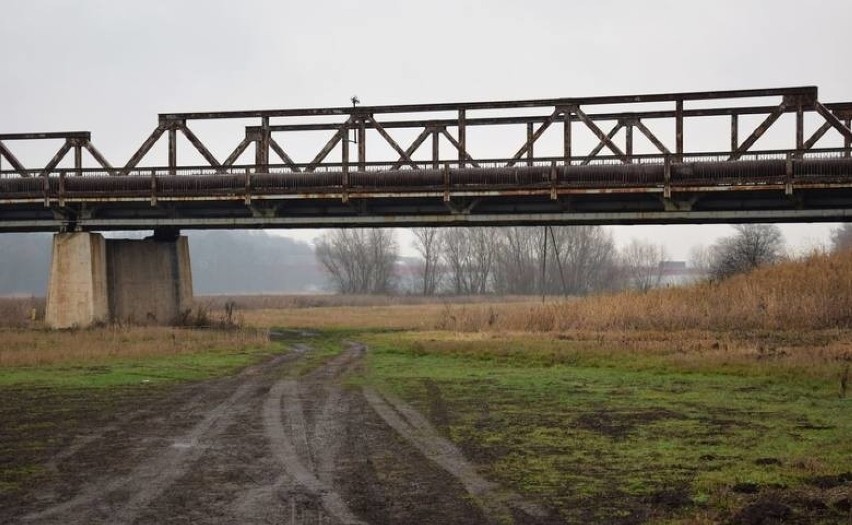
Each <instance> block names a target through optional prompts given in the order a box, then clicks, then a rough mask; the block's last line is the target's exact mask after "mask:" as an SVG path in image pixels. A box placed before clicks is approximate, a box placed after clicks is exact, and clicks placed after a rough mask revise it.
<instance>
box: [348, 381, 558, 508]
mask: <svg viewBox="0 0 852 525" xmlns="http://www.w3.org/2000/svg"><path fill="white" fill-rule="evenodd" d="M363 393H364V398H365V399H366V400H367V402H368V403H369V404H370V406H371V407H372V408H373V410H375V411H376V413H377V414H379V416H381V418H382V419H383V420H384V421H385V422H386V423H387V424H388V426H390V427H391V428H393V429H394V430H395V431H396V432H397V433H398V434H399V435H400V436H402V437H403V438H404V439H405V440H406V441H408V442H409V443H411V444H412V445H413V446H414V447H415V448H416V449H417V450H419V451H420V452H421V453H422V454H423V455H424V456H425V457H426V458H427V459H429V460H430V461H432V462H434V463H435V464H437V465H438V466H440V467H441V468H442V469H444V470H445V471H446V472H447V473H449V474H450V475H451V476H453V477H454V478H456V479H457V480H458V481H459V482H461V484H462V485H463V486H464V488H465V490H467V492H468V493H469V494H470V495H471V496H473V498H474V500H475V501H476V502H477V503H478V504H479V505H480V507H481V508H482V510H483V511H484V512H485V514H486V516H487V517H488V518H489V519H490V520H491V521H494V522H500V523H504V522H512V521H514V519H513V515H514V512H512V510H513V509H517V510H520V511H521V512H522V513H523V514H526V515H527V516H529V517H533V518H538V519H543V518H546V517H547V516H548V512H547V511H545V510H544V509H543V508H542V507H540V506H539V505H536V504H533V503H530V502H527V501H525V500H524V499H523V498H521V497H520V496H519V495H517V494H514V493H512V492H509V491H507V490H505V489H503V488H502V487H501V486H500V485H498V484H497V483H495V482H492V481H488V480H486V479H485V478H484V477H482V476H481V475H480V474H479V473H478V472H477V470H476V467H475V466H474V465H473V464H472V463H470V462H469V461H468V460H467V458H465V457H464V455H463V454H462V453H461V451H460V450H459V449H458V448H457V447H456V446H455V445H454V444H453V443H452V442H450V441H449V440H447V439H446V438H444V437H443V436H441V434H440V433H439V432H438V431H437V430H435V428H434V427H433V426H432V424H431V423H430V422H429V421H428V420H427V419H426V418H425V417H424V416H423V414H421V413H420V412H419V411H417V410H416V409H415V408H414V407H412V406H411V405H409V404H408V403H405V402H404V401H402V400H401V399H397V398H394V397H392V396H384V395H382V394H379V393H378V392H377V391H376V390H374V389H372V388H364V389H363Z"/></svg>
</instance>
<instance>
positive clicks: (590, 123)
mask: <svg viewBox="0 0 852 525" xmlns="http://www.w3.org/2000/svg"><path fill="white" fill-rule="evenodd" d="M570 109H571V111H572V112H573V113H574V114H575V115H577V118H579V119H580V120H581V121H582V122H583V124H585V125H586V127H588V128H589V129H590V130H592V133H594V134H595V136H596V137H597V138H598V140H600V141H601V142H602V143H603V144H604V145H605V146H606V147H608V148H609V149H610V150H611V151H612V152H613V153H614V154H615V155H617V156H618V157H619V158H621V160H623V161H625V162H627V156H626V155H625V154H624V152H623V151H621V150H620V149H619V148H618V146H616V145H615V143H614V142H613V141H612V139H610V138H609V137H608V136H607V135H606V134H605V133H604V132H603V130H602V129H601V128H599V127H598V126H597V124H595V123H594V121H592V119H590V118H589V116H588V115H586V114H585V113H583V111H582V110H581V109H580V108H579V106H572V107H571V108H570Z"/></svg>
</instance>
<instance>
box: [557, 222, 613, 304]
mask: <svg viewBox="0 0 852 525" xmlns="http://www.w3.org/2000/svg"><path fill="white" fill-rule="evenodd" d="M553 237H554V239H553V240H555V243H554V244H555V246H553V247H552V248H551V254H552V256H553V257H555V256H556V254H557V253H558V254H559V257H560V260H561V263H562V274H561V275H560V273H559V267H558V265H556V264H552V263H551V262H548V268H549V271H548V273H547V283H546V285H547V286H546V287H547V288H548V289H551V290H562V289H563V288H562V283H561V280H562V279H563V278H564V280H565V288H564V289H565V292H566V293H570V294H576V295H584V294H587V293H590V292H595V291H600V290H606V289H611V288H613V287H614V286H615V285H616V284H617V282H618V279H617V273H618V268H617V266H618V265H617V255H618V253H617V250H616V247H615V241H614V240H613V238H612V233H611V232H610V231H609V230H607V229H604V228H603V227H602V226H563V227H560V228H553ZM551 254H548V257H551Z"/></svg>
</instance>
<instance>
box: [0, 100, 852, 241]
mask: <svg viewBox="0 0 852 525" xmlns="http://www.w3.org/2000/svg"><path fill="white" fill-rule="evenodd" d="M767 99H769V100H771V103H770V104H768V105H767V104H766V103H765V101H766V100H767ZM758 102H761V104H758ZM614 106H615V107H617V111H607V108H612V107H614ZM649 106H653V109H649ZM787 114H792V115H794V117H795V118H794V120H795V125H794V126H788V128H785V129H784V132H785V133H786V134H787V135H788V138H789V144H790V147H788V148H786V149H774V150H759V149H757V148H756V144H757V143H758V141H759V139H760V138H761V137H762V136H763V135H764V134H765V133H766V132H767V131H768V130H770V129H771V128H773V126H775V127H779V126H780V125H779V124H777V122H778V121H779V120H781V119H782V117H784V116H785V115H787ZM806 116H807V118H809V119H811V121H813V119H816V120H817V122H818V123H819V124H820V125H819V127H817V128H816V129H815V130H813V131H810V132H809V133H807V134H806V133H805V129H806V127H807V126H806V124H805V118H806ZM711 117H716V118H717V119H719V118H721V119H726V121H727V120H729V121H730V147H728V148H725V149H724V150H723V151H687V150H685V149H684V129H685V128H688V127H691V126H692V123H693V122H702V121H706V119H709V118H711ZM211 119H232V120H239V121H241V122H243V123H244V121H246V120H248V121H250V122H251V123H252V124H253V125H250V126H247V127H245V129H244V130H243V129H238V130H237V131H239V132H240V133H241V134H242V137H243V138H242V140H241V141H240V142H239V143H238V144H237V145H236V147H235V148H234V149H233V151H231V152H230V153H229V154H228V155H227V156H226V157H224V158H223V157H221V156H217V155H216V154H214V152H213V151H211V149H210V148H209V147H208V146H207V145H205V143H204V142H203V141H202V140H201V139H200V138H199V136H198V135H196V133H195V132H193V131H192V130H191V129H190V127H189V123H191V122H196V121H200V120H211ZM850 119H852V102H846V103H826V104H823V103H822V102H820V101H819V99H818V96H817V88H816V87H794V88H780V89H754V90H738V91H717V92H693V93H666V94H645V95H626V96H602V97H591V98H557V99H544V100H523V101H503V102H469V103H442V104H418V105H394V106H357V105H355V104H353V106H351V107H333V108H314V109H279V110H264V111H225V112H210V113H166V114H160V115H159V120H158V125H157V127H156V128H155V129H154V130H153V132H152V133H151V135H150V136H149V137H148V138H147V139H146V140H145V141H144V142H143V144H142V145H141V146H140V147H139V149H138V150H137V151H136V153H135V154H133V156H132V157H131V158H130V159H129V160H128V161H127V162H126V163H125V164H123V165H115V164H111V163H110V162H109V161H108V160H107V158H106V157H105V156H104V155H103V154H102V153H101V152H100V151H99V150H98V149H97V148H96V147H95V146H94V144H93V142H92V139H91V134H90V133H89V132H58V133H17V134H0V231H75V230H132V229H151V228H166V229H168V228H300V227H312V228H316V227H348V226H412V225H433V226H438V225H508V224H618V223H621V224H626V223H631V224H640V223H658V224H659V223H705V222H787V221H843V220H852V129H850ZM788 120H789V119H788ZM755 122H757V124H756V127H753V128H752V126H751V125H746V126H743V124H753V123H755ZM512 126H514V127H516V129H517V128H520V129H521V130H523V129H525V130H526V138H525V140H521V141H519V142H520V143H519V144H518V145H517V148H513V149H511V150H508V151H506V153H505V154H504V155H503V156H502V158H480V157H477V156H475V154H474V152H473V151H471V149H472V148H469V139H470V137H471V136H473V133H474V132H477V133H478V132H480V130H485V131H486V132H487V133H489V134H490V135H489V136H491V137H500V136H501V135H500V133H503V132H502V131H500V130H504V129H506V128H508V127H512ZM743 127H745V128H746V129H745V131H743V130H742V129H741V128H743ZM652 128H654V129H656V131H652ZM400 130H407V131H406V132H407V133H408V135H409V138H410V137H411V136H414V137H415V138H414V139H413V141H411V142H410V143H409V142H407V141H406V142H403V143H402V144H401V138H400V135H399V133H400ZM474 130H475V131H474ZM661 130H663V131H661ZM243 131H244V133H243ZM317 131H319V132H326V133H328V134H329V135H330V139H328V141H327V142H326V143H325V144H324V145H323V146H322V147H321V148H320V149H319V151H318V152H317V153H316V154H315V155H314V156H313V158H312V160H310V161H309V162H297V161H295V160H293V157H291V156H290V154H288V152H287V151H286V149H285V147H284V146H285V145H288V144H290V142H288V141H290V140H292V139H293V138H294V136H297V135H305V134H308V133H310V132H317ZM581 132H582V133H585V134H586V135H587V136H588V135H589V134H590V135H591V137H592V138H593V141H594V142H596V145H595V146H594V147H593V148H592V149H591V151H588V152H586V153H584V154H583V153H582V152H581V154H579V155H578V152H577V151H576V150H577V149H578V148H577V146H576V145H577V143H578V141H577V137H578V136H579V135H578V134H579V133H581ZM637 132H638V133H637ZM521 133H522V132H521ZM179 134H180V135H183V136H184V137H185V138H186V139H187V140H188V141H189V143H190V144H191V145H192V147H193V148H194V149H195V150H196V151H197V152H198V154H200V158H202V159H204V161H205V163H206V164H205V165H201V166H199V165H185V164H182V163H180V162H179V161H178V154H177V153H178V148H177V143H178V136H179ZM727 134H728V128H727V124H725V125H724V135H725V136H723V137H722V138H723V142H725V143H726V142H727V141H728V137H727ZM838 134H839V138H842V147H834V148H818V147H817V145H818V143H819V142H820V141H821V139H822V138H823V137H824V136H826V135H829V136H831V135H834V136H835V142H836V143H837V144H839V143H840V141H839V140H837V138H838ZM546 135H547V136H548V137H549V138H551V139H554V138H555V139H556V144H557V147H556V148H555V149H554V148H553V147H551V148H550V151H548V152H546V154H545V152H542V150H543V149H545V148H544V147H541V146H540V145H541V144H542V143H543V142H544V141H543V140H542V137H544V136H546ZM163 136H166V137H167V138H166V140H167V142H168V153H167V155H168V159H167V162H166V163H163V162H160V164H159V165H158V164H156V163H153V162H152V159H151V157H153V156H154V154H153V153H152V148H153V146H154V145H155V143H156V142H158V140H160V139H161V138H162V137H163ZM505 136H506V135H503V138H505ZM368 137H369V140H368ZM296 138H297V139H298V137H296ZM636 138H638V139H640V140H642V141H643V142H644V143H645V145H646V149H651V150H652V152H651V153H637V150H638V148H634V139H636ZM42 140H54V141H55V140H59V141H61V146H60V148H59V150H58V151H57V152H56V154H55V155H54V156H53V158H52V159H51V160H50V161H49V162H48V163H47V164H46V165H45V166H42V167H37V168H32V167H26V166H25V165H24V164H23V163H22V162H21V161H20V160H18V157H17V156H16V155H15V154H14V152H13V151H12V149H11V148H10V145H11V144H12V143H14V142H16V141H42ZM374 140H375V141H377V142H379V143H381V144H382V145H383V147H382V149H383V151H384V153H383V154H381V155H380V154H377V153H374V152H373V150H374V149H377V148H375V147H374V148H368V145H369V144H372V143H373V141H374ZM496 142H505V140H500V141H495V143H496ZM552 143H553V140H551V144H552ZM427 144H430V145H431V152H430V151H429V145H427ZM442 144H443V145H444V147H443V148H441V145H442ZM251 149H253V153H254V158H253V160H252V162H250V163H245V162H244V161H243V162H240V159H241V158H243V157H246V156H249V155H250V153H251V151H250V150H251ZM84 150H85V151H86V152H87V153H88V154H89V155H90V156H91V158H92V159H93V162H92V163H93V164H95V165H97V167H96V168H90V167H83V151H84ZM247 150H248V151H249V154H246V155H244V153H245V152H246V151H247ZM388 151H390V152H391V154H390V156H389V155H388V153H387V152H388ZM72 152H73V153H72ZM69 153H72V155H71V156H72V157H73V159H71V158H68V159H66V158H65V157H68V156H69ZM368 153H372V157H371V156H370V155H369V154H368ZM273 155H274V157H273ZM271 157H273V158H271Z"/></svg>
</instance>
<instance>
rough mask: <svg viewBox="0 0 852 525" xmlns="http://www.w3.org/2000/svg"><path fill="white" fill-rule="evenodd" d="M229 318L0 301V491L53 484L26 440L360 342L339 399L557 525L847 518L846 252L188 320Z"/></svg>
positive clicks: (303, 365)
mask: <svg viewBox="0 0 852 525" xmlns="http://www.w3.org/2000/svg"><path fill="white" fill-rule="evenodd" d="M226 304H232V305H235V309H234V311H235V317H234V319H235V320H236V321H237V325H239V328H232V329H228V330H224V329H198V328H194V329H189V328H162V327H160V328H157V327H149V328H142V327H126V326H103V327H98V328H93V329H88V330H72V331H50V330H46V329H44V328H43V327H42V326H41V321H39V320H38V319H36V320H35V321H33V320H32V319H31V315H32V311H33V308H35V310H36V314H37V315H36V317H38V314H39V312H40V310H39V309H40V308H42V306H41V305H40V303H39V301H37V300H33V299H6V300H2V301H0V314H2V316H3V319H4V322H3V324H4V327H3V328H0V394H3V395H5V396H6V399H11V400H19V402H17V401H16V403H18V405H20V407H19V406H18V405H16V404H15V403H12V404H11V405H10V407H9V409H8V410H6V411H5V412H4V413H3V414H0V416H2V417H3V418H5V419H4V421H3V423H4V425H5V426H6V428H7V429H19V430H20V432H18V430H11V431H9V432H7V434H6V435H5V437H3V436H2V435H0V437H2V439H0V451H2V452H3V454H2V455H0V459H3V458H5V460H8V461H6V463H2V462H0V499H2V498H7V501H13V500H15V501H23V499H20V498H26V497H27V496H26V495H27V494H29V492H27V491H28V490H30V488H31V487H32V486H34V485H37V484H39V483H42V482H47V481H49V480H51V479H53V478H51V476H52V474H50V473H45V471H44V470H43V469H41V467H40V466H39V462H40V461H43V460H44V458H45V457H49V454H50V453H52V451H53V450H54V449H53V448H52V447H54V445H53V444H52V443H54V442H63V440H64V441H67V439H68V438H67V437H56V439H54V438H53V437H51V438H48V439H44V440H42V439H41V438H39V440H38V444H36V442H35V441H33V439H34V438H33V436H35V435H36V434H34V433H33V432H34V431H33V430H32V429H33V428H36V427H37V428H40V429H41V428H45V429H50V428H53V429H54V430H55V431H56V432H57V436H59V434H60V433H62V432H65V433H66V434H69V435H72V434H73V433H75V432H84V431H85V426H86V425H85V422H86V421H87V419H86V418H87V417H89V415H91V414H99V416H98V417H106V416H105V415H104V414H107V415H108V413H111V412H110V411H115V410H118V409H116V408H114V407H115V406H119V405H118V404H116V405H114V404H113V403H114V401H116V400H120V399H125V400H126V402H127V403H128V404H129V405H133V404H134V403H137V401H134V399H136V397H134V396H139V395H142V394H144V395H145V396H155V397H157V396H160V395H161V394H160V393H159V392H163V394H162V395H166V392H168V391H169V390H166V389H168V388H172V386H169V385H181V384H198V385H202V386H203V385H204V384H206V383H204V381H206V380H208V379H209V378H211V377H222V376H225V378H226V379H224V381H227V380H228V379H227V378H228V377H232V376H233V374H234V372H235V371H237V370H240V369H242V368H244V367H245V366H246V365H249V364H252V363H257V362H258V361H259V360H262V359H264V358H268V357H269V356H270V355H273V354H275V353H276V352H277V353H278V354H279V355H280V353H281V352H282V348H284V347H282V344H287V345H294V346H293V348H297V349H301V350H300V351H299V352H295V354H298V355H295V354H293V357H294V359H297V360H296V361H294V364H293V365H292V366H290V365H288V366H287V367H286V368H287V370H289V372H288V373H296V374H303V373H310V371H311V370H313V369H316V367H322V366H325V364H326V363H330V362H334V361H333V359H334V356H336V355H340V349H341V348H346V347H347V345H348V344H349V343H347V341H360V342H363V343H366V345H367V346H366V348H368V350H367V351H366V352H365V353H364V355H363V361H362V362H360V363H359V364H358V365H357V366H354V365H353V368H352V369H351V370H350V372H349V373H347V374H346V375H344V376H341V377H340V378H339V379H338V381H340V382H341V385H340V386H341V387H342V388H345V391H346V392H349V394H347V395H350V394H351V395H353V396H354V397H353V399H354V400H359V399H361V398H360V397H359V396H360V394H359V393H358V392H360V391H361V390H360V388H364V389H367V390H369V389H376V390H377V391H381V392H384V393H385V394H387V395H390V396H396V397H398V398H399V399H402V400H404V401H405V402H408V403H410V404H411V405H412V406H413V407H415V408H416V409H417V410H418V411H419V412H420V413H422V414H423V415H424V416H425V417H426V418H427V419H428V421H429V423H430V424H431V425H433V426H434V429H435V431H437V432H438V433H439V434H440V436H443V437H445V438H447V439H449V440H450V441H452V442H453V443H454V444H455V445H456V446H457V447H459V449H460V450H461V452H462V453H463V454H464V456H465V457H466V458H467V459H468V460H469V461H471V462H473V463H474V464H475V465H476V468H477V471H478V472H479V473H480V474H481V475H482V476H484V477H485V478H486V479H489V480H494V481H496V482H497V483H499V484H500V485H501V486H503V487H506V488H507V489H508V490H511V491H514V492H515V493H517V494H519V495H520V496H522V497H524V498H528V499H529V500H531V501H536V502H538V503H540V504H542V505H544V506H545V507H546V508H547V509H549V512H551V513H552V514H551V516H558V517H559V520H561V521H565V522H571V523H573V522H588V523H624V524H633V523H684V524H686V523H718V522H729V523H764V522H765V518H766V517H767V516H768V517H770V518H772V519H774V520H775V521H772V522H773V523H781V522H791V523H849V522H850V520H852V510H851V509H852V507H850V502H852V445H850V442H849V435H850V433H852V416H850V414H852V412H850V405H849V402H850V400H852V393H850V392H849V390H850V388H852V377H850V366H852V254H839V255H825V254H818V255H813V256H811V257H809V258H807V259H805V260H801V261H796V262H788V263H784V264H780V265H777V266H774V267H768V268H763V269H760V270H758V271H755V272H753V273H751V274H748V275H743V276H738V277H735V278H732V279H729V280H726V281H724V282H721V283H700V284H696V285H694V286H689V287H683V288H670V289H660V290H654V291H651V292H648V293H644V294H640V293H632V292H628V293H621V294H612V295H601V296H594V297H587V298H558V299H557V298H550V299H548V300H547V301H546V302H544V303H542V301H541V299H540V298H530V297H527V298H523V297H511V298H500V297H482V298H463V299H462V300H460V301H459V302H455V301H452V300H450V299H448V298H430V299H421V298H413V297H405V298H387V297H381V298H373V297H333V296H320V297H303V296H289V297H288V296H282V297H277V296H260V297H212V298H201V299H200V300H199V312H200V313H201V314H203V315H199V316H196V318H199V319H200V318H209V319H211V320H213V321H214V324H216V321H217V320H219V319H223V318H225V317H226V314H225V313H224V311H225V308H226ZM219 324H220V325H221V324H222V323H219ZM287 329H291V330H289V331H288V330H287ZM270 331H273V332H274V333H276V334H284V335H285V338H286V339H287V341H286V343H281V342H275V341H270V337H269V334H270ZM306 348H313V349H314V350H313V351H310V352H307V354H302V353H300V352H306V350H305V349H306ZM350 348H351V347H350ZM330 360H331V361H330ZM296 363H298V366H296ZM245 377H252V376H245ZM158 384H162V386H163V388H164V390H162V391H161V390H153V389H151V386H152V385H158ZM141 385H144V386H145V388H143V389H142V390H139V388H140V386H141ZM202 386H199V388H201V387H202ZM95 392H98V393H95ZM109 392H115V396H117V397H116V398H115V399H114V398H113V397H111V396H110V395H109ZM69 395H71V398H73V399H74V401H73V404H74V407H75V408H74V410H77V411H78V412H79V413H80V414H81V415H80V416H79V417H76V418H75V419H74V420H73V421H71V422H70V423H69V422H68V421H69V420H68V419H67V418H66V417H65V415H64V412H63V410H65V409H64V408H62V407H61V406H59V405H57V403H58V401H57V400H62V399H69V397H68V396H69ZM157 398H158V399H159V397H157ZM45 399H47V400H49V402H48V401H44V400H45ZM140 402H141V401H140ZM360 402H361V401H358V403H360ZM39 403H42V404H43V405H44V406H43V407H42V406H41V405H39ZM59 403H60V404H61V403H62V402H59ZM23 406H26V407H27V408H26V411H24V412H22V410H23V409H22V408H21V407H23ZM59 409H62V410H59ZM0 412H2V411H0ZM22 413H26V414H28V415H27V418H28V419H27V420H26V421H24V420H20V421H18V419H16V418H20V415H21V414H22ZM369 413H370V412H369V411H367V412H364V413H363V414H361V413H358V414H350V416H352V418H353V419H352V421H353V422H354V423H353V424H354V425H355V426H356V427H358V426H359V425H361V421H362V418H363V417H365V416H364V414H369ZM347 417H348V416H347ZM30 419H32V421H30ZM72 423H73V424H72ZM371 428H372V427H371ZM377 428H378V427H377ZM60 429H64V430H60ZM0 434H2V433H0ZM43 434H44V432H43V431H42V430H39V431H38V435H39V436H41V435H43ZM63 435H64V434H63ZM23 451H26V452H25V453H24V452H23ZM22 458H23V459H22ZM377 468H378V467H377ZM388 468H390V467H388ZM359 475H360V474H359ZM377 475H379V476H390V475H392V474H391V470H388V471H387V472H379V473H377ZM211 490H218V489H216V488H215V487H213V488H211ZM16 498H18V499H16ZM761 520H763V521H761ZM415 521H417V520H415Z"/></svg>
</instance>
